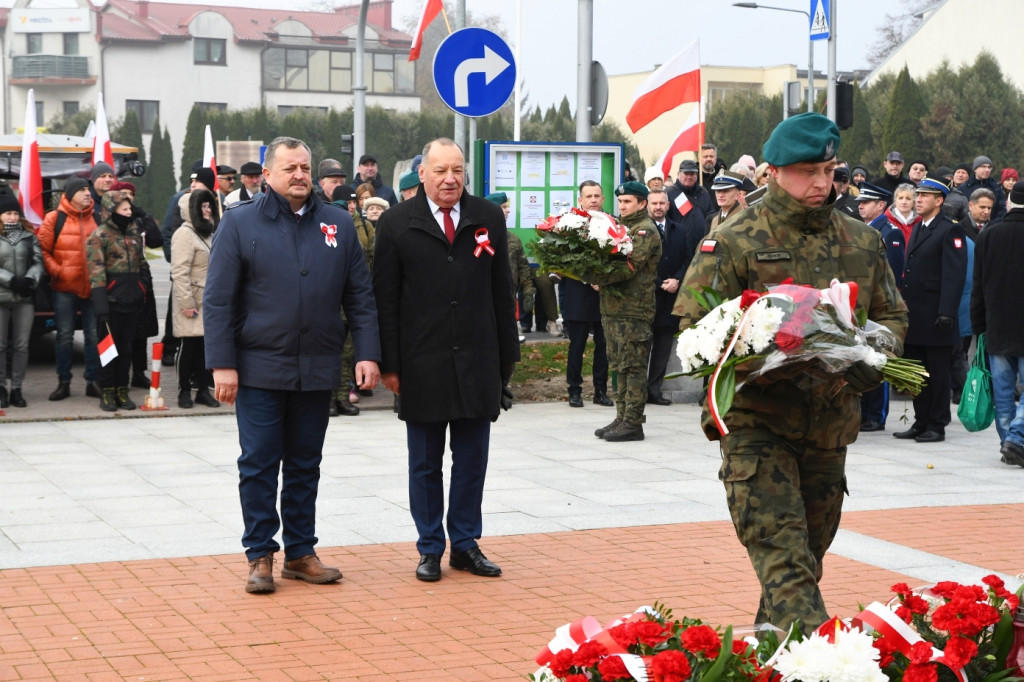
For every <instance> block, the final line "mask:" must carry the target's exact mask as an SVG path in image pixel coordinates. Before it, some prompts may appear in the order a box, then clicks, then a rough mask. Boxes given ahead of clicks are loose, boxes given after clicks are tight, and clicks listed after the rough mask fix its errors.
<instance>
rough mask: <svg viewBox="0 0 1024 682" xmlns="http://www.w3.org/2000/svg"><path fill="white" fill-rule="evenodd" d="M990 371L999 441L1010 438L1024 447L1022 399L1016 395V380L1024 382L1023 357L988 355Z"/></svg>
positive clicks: (1023, 408)
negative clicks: (1017, 398)
mask: <svg viewBox="0 0 1024 682" xmlns="http://www.w3.org/2000/svg"><path fill="white" fill-rule="evenodd" d="M988 366H989V371H991V372H992V398H993V402H994V403H995V407H996V431H998V432H999V442H1000V443H1002V442H1003V441H1005V440H1011V441H1013V442H1014V443H1016V444H1017V445H1020V446H1021V447H1024V401H1022V402H1021V403H1020V404H1019V405H1018V404H1017V403H1016V401H1015V400H1014V398H1015V397H1016V390H1017V382H1018V381H1021V382H1024V358H1018V357H1014V356H1012V355H992V354H991V353H989V355H988Z"/></svg>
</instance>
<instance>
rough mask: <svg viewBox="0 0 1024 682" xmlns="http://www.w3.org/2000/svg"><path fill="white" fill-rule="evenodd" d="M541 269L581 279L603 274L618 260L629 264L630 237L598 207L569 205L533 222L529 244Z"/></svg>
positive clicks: (631, 244)
mask: <svg viewBox="0 0 1024 682" xmlns="http://www.w3.org/2000/svg"><path fill="white" fill-rule="evenodd" d="M528 248H529V250H530V253H531V254H532V255H533V256H534V258H536V259H537V262H538V263H539V264H540V269H541V271H543V272H553V273H556V274H559V275H562V276H565V277H569V278H571V279H577V280H581V281H583V280H585V279H586V277H587V276H588V274H591V273H599V274H607V273H609V272H612V271H613V270H615V269H616V268H617V267H620V266H621V264H622V263H626V265H627V266H629V267H630V268H632V267H633V265H632V263H630V262H629V254H630V253H632V252H633V240H632V239H631V238H630V236H629V232H628V230H627V229H626V226H625V225H620V224H619V223H618V222H616V220H615V218H613V217H612V216H610V215H608V214H607V213H602V212H601V211H584V210H582V209H578V208H570V209H569V210H567V211H565V212H564V213H562V214H561V215H557V216H550V217H548V219H547V220H545V221H544V222H543V223H541V224H540V225H538V226H537V239H535V240H534V241H533V243H531V244H530V245H529V247H528Z"/></svg>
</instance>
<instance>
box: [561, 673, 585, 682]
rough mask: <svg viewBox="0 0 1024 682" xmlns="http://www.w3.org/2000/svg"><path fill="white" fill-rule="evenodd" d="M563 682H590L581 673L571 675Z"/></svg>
mask: <svg viewBox="0 0 1024 682" xmlns="http://www.w3.org/2000/svg"><path fill="white" fill-rule="evenodd" d="M565 682H590V678H589V677H587V676H586V675H583V674H581V673H573V674H572V675H566V676H565Z"/></svg>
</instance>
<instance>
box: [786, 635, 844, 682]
mask: <svg viewBox="0 0 1024 682" xmlns="http://www.w3.org/2000/svg"><path fill="white" fill-rule="evenodd" d="M834 654H835V652H834V651H833V649H832V645H831V644H830V643H829V641H828V640H827V639H825V638H824V637H822V636H821V635H818V634H812V635H811V636H810V637H808V638H807V639H805V640H803V641H802V642H790V643H789V645H787V647H786V649H785V650H784V651H783V652H782V653H780V654H779V657H778V658H777V659H776V660H775V664H774V666H773V667H774V668H775V670H776V672H778V673H779V674H780V675H782V679H783V680H784V682H789V681H790V680H799V681H800V682H828V679H829V678H828V676H829V672H830V670H831V660H832V657H833V656H834Z"/></svg>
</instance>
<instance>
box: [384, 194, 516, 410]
mask: <svg viewBox="0 0 1024 682" xmlns="http://www.w3.org/2000/svg"><path fill="white" fill-rule="evenodd" d="M459 206H460V216H459V223H458V225H456V229H455V240H454V243H453V244H451V245H449V244H448V240H447V239H446V238H445V236H444V232H443V231H442V230H441V228H440V226H439V225H438V223H437V221H436V220H435V219H434V216H433V215H431V212H430V207H429V205H428V204H427V199H426V195H425V193H424V191H423V189H422V187H421V189H420V192H419V193H418V194H417V195H416V196H415V197H413V198H412V199H410V200H408V201H403V202H402V203H400V204H398V205H397V206H394V207H392V208H390V209H388V210H387V211H385V212H384V213H383V214H381V217H380V219H379V220H378V221H377V241H376V245H375V249H374V267H373V289H374V295H375V297H376V300H377V310H378V319H379V322H380V335H381V355H382V358H383V359H382V362H381V372H382V373H386V372H397V373H398V376H399V382H400V392H401V396H402V400H401V402H400V408H399V409H400V411H399V415H398V416H399V418H400V419H403V420H406V421H415V422H431V421H433V422H436V421H451V420H454V419H466V418H479V417H488V418H491V419H494V418H496V417H497V415H498V413H499V412H500V409H501V408H500V400H501V387H502V383H503V382H505V381H507V380H508V379H509V378H510V377H511V375H512V371H513V369H514V368H515V363H516V362H517V361H518V360H519V332H518V330H517V329H516V313H515V299H514V295H513V291H512V273H511V270H510V269H509V261H508V233H507V232H506V231H505V215H504V214H503V213H502V211H501V208H499V207H498V206H497V205H495V204H493V203H491V202H489V201H487V200H485V199H482V198H480V197H475V196H471V195H470V194H468V193H463V195H462V199H461V200H460V202H459ZM485 234H486V237H487V238H488V239H489V240H490V247H491V249H493V251H494V253H493V254H492V253H490V252H489V251H488V250H487V249H486V248H481V249H480V250H479V251H476V249H477V245H478V240H480V239H481V238H482V237H483V236H484V235H485Z"/></svg>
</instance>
